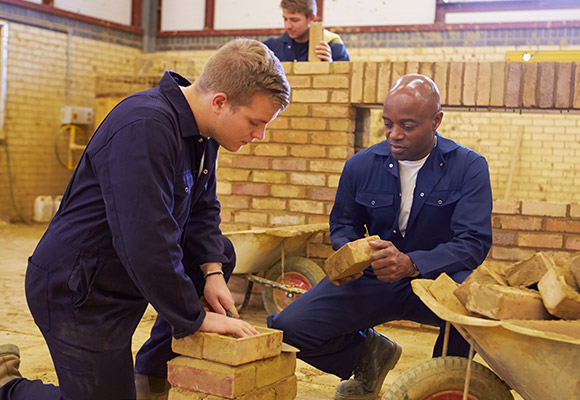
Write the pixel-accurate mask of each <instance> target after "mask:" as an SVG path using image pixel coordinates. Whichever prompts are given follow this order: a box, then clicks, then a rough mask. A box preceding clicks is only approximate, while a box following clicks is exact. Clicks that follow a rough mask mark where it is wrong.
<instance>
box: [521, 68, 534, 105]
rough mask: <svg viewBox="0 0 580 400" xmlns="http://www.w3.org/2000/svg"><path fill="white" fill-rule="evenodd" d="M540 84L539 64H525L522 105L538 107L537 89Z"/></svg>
mask: <svg viewBox="0 0 580 400" xmlns="http://www.w3.org/2000/svg"><path fill="white" fill-rule="evenodd" d="M537 82H538V63H526V64H524V90H523V93H522V104H523V106H524V107H528V108H530V107H536V105H537V104H536V88H537Z"/></svg>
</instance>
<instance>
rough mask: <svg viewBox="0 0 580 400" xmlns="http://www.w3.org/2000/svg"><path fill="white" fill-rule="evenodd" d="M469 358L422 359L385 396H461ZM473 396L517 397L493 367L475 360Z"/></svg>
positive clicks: (417, 399) (423, 399)
mask: <svg viewBox="0 0 580 400" xmlns="http://www.w3.org/2000/svg"><path fill="white" fill-rule="evenodd" d="M467 362H468V360H467V359H466V358H463V357H438V358H433V359H431V360H429V361H426V362H424V363H421V364H419V365H417V366H415V367H413V368H411V369H410V370H408V371H407V372H406V373H404V374H403V375H402V376H401V377H400V378H399V379H398V380H397V381H396V382H395V383H393V384H392V385H391V386H390V387H389V389H388V390H387V392H386V393H385V394H384V395H383V398H382V400H409V399H413V400H461V399H463V387H464V385H465V374H466V371H467ZM467 398H468V399H469V400H488V399H493V400H513V396H512V394H511V392H510V389H509V387H508V386H507V385H506V384H505V383H504V382H503V381H502V380H501V379H499V378H498V377H497V375H496V374H495V373H494V372H493V371H492V370H490V369H489V368H487V367H485V366H483V365H481V364H479V363H477V362H472V365H471V377H470V380H469V395H468V396H467Z"/></svg>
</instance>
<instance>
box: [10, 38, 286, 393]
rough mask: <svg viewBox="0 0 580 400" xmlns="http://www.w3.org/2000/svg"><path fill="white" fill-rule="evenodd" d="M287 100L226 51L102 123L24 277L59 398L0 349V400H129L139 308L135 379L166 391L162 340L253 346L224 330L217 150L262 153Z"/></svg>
mask: <svg viewBox="0 0 580 400" xmlns="http://www.w3.org/2000/svg"><path fill="white" fill-rule="evenodd" d="M289 99H290V86H289V85H288V81H287V79H286V76H285V74H284V69H283V68H282V66H281V65H280V62H279V61H278V59H277V58H276V57H275V56H274V54H273V53H272V52H271V51H270V50H269V49H268V48H267V47H266V46H265V45H263V44H262V43H260V42H257V41H255V40H248V39H237V40H234V41H231V42H229V43H227V44H226V45H224V46H223V47H222V48H221V49H219V50H218V51H217V52H216V54H214V55H213V56H212V57H211V58H210V59H209V60H208V62H207V63H206V65H205V66H204V69H203V71H202V73H201V75H200V76H199V78H198V79H196V81H195V82H194V83H193V84H191V83H190V82H188V81H187V80H186V79H185V78H183V77H182V76H180V75H178V74H176V73H174V72H170V71H167V72H166V73H165V75H164V76H163V78H162V79H161V81H160V82H159V86H158V87H157V88H154V89H150V90H147V91H144V92H140V93H136V94H134V95H132V96H129V97H128V98H126V99H124V100H123V101H121V102H120V103H119V104H118V105H117V106H116V107H115V108H114V109H113V110H112V111H111V112H110V113H109V114H108V115H107V117H106V118H105V120H104V121H103V122H102V123H101V125H100V126H99V128H98V129H97V131H96V132H95V134H94V135H93V137H92V138H91V140H90V142H89V144H88V145H87V147H86V149H85V152H84V153H83V156H82V158H81V160H80V161H79V165H78V166H77V168H76V170H75V172H74V174H73V176H72V178H71V180H70V182H69V185H68V187H67V190H66V192H65V194H64V196H63V199H62V202H61V205H60V208H59V210H58V212H57V214H56V215H55V217H54V219H53V220H52V222H51V223H50V225H49V227H48V229H47V231H46V232H45V234H44V236H43V237H42V239H41V240H40V243H39V244H38V246H37V247H36V249H35V251H34V253H33V254H32V256H31V257H30V259H29V264H28V269H27V271H26V284H25V285H26V297H27V300H28V306H29V308H30V311H31V313H32V316H33V317H34V321H35V323H36V324H37V325H38V327H39V328H40V331H41V332H42V334H43V336H44V338H45V340H46V342H47V344H48V348H49V350H50V354H51V357H52V359H53V363H54V367H55V369H56V373H57V376H58V381H59V386H58V387H56V386H54V385H45V384H43V383H42V382H41V381H39V380H35V381H31V380H27V379H25V378H22V377H21V376H20V373H19V371H18V368H19V365H20V357H19V351H18V348H17V347H16V346H14V345H0V399H1V400H8V399H10V400H12V399H26V400H29V399H43V400H53V399H65V400H79V399H83V400H103V399H134V398H136V396H138V397H141V393H136V389H135V381H134V379H135V378H134V368H133V357H132V351H131V340H132V336H133V333H134V331H135V329H136V327H137V324H138V323H139V321H140V320H141V317H142V315H143V313H144V312H145V309H146V307H147V305H148V304H151V305H152V306H153V307H154V308H155V310H156V311H157V312H158V314H159V316H158V318H157V321H156V322H155V325H154V326H153V329H152V331H151V337H150V339H149V340H148V341H147V343H146V344H145V345H144V346H143V347H142V348H141V350H140V351H139V353H138V356H137V366H136V367H137V368H136V369H137V372H138V373H139V374H141V376H142V377H145V378H146V379H148V378H149V377H156V378H158V379H161V380H164V379H165V377H166V375H167V369H166V362H167V361H168V360H169V359H171V358H173V357H174V354H173V353H172V352H171V338H172V337H175V338H183V337H185V336H188V335H191V334H193V333H195V332H197V331H204V332H216V333H222V334H232V335H235V336H237V337H244V336H250V335H253V334H256V333H258V332H257V330H256V329H255V328H254V327H253V326H251V325H250V324H248V323H246V322H244V321H242V320H239V319H236V318H230V317H228V316H227V311H230V312H231V313H232V314H234V315H237V312H236V309H235V305H234V301H233V298H232V295H231V293H230V291H229V289H228V288H227V286H226V281H227V279H228V277H229V275H230V274H231V273H232V271H233V268H234V263H235V253H234V249H233V246H232V244H231V242H230V241H229V240H228V239H227V238H226V237H225V236H224V235H223V234H222V233H221V231H220V228H219V224H220V204H219V202H218V200H217V196H216V174H215V169H216V160H217V155H218V149H219V147H220V146H221V147H224V148H226V149H227V150H229V151H234V152H235V151H238V150H239V149H240V148H241V147H242V146H244V145H246V144H248V143H251V142H252V141H254V140H255V139H258V140H262V139H263V138H264V135H265V129H266V126H267V124H268V123H270V122H271V121H273V120H274V119H275V118H276V117H277V115H278V113H279V112H280V111H281V110H283V109H285V108H286V106H287V105H288V103H289ZM202 297H203V299H204V301H202ZM138 383H139V382H138ZM147 383H148V382H145V384H147ZM161 389H162V391H164V389H165V388H163V387H162V388H161ZM160 395H161V396H166V393H160ZM147 396H149V394H147ZM148 398H151V397H148Z"/></svg>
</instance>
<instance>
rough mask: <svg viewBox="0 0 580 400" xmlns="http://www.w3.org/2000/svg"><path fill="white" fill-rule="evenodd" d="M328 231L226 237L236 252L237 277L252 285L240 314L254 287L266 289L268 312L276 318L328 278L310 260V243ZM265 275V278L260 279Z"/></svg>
mask: <svg viewBox="0 0 580 400" xmlns="http://www.w3.org/2000/svg"><path fill="white" fill-rule="evenodd" d="M326 231H328V223H320V224H308V225H292V226H281V227H275V228H262V229H252V230H247V231H235V232H226V233H224V235H226V236H227V237H228V238H229V239H230V240H231V241H232V243H233V244H234V248H235V250H236V267H235V269H234V272H233V274H234V275H236V276H239V277H241V278H243V279H245V280H247V281H248V284H247V286H246V291H245V295H244V300H243V301H242V304H241V305H240V306H239V307H238V312H241V311H242V310H243V309H244V308H245V307H246V306H247V304H248V301H249V299H250V296H251V294H252V288H253V285H254V283H259V284H260V285H262V301H263V303H264V308H265V309H266V311H267V312H268V314H274V313H278V312H280V311H282V309H284V308H285V307H286V306H287V305H288V304H290V303H291V302H292V301H294V300H295V299H296V298H297V297H299V296H300V295H301V294H304V293H305V292H306V291H307V290H308V289H310V288H311V287H313V286H314V285H316V284H317V283H318V282H319V281H320V280H321V279H322V278H324V276H325V273H324V271H323V270H322V268H321V267H320V266H319V265H318V264H316V263H315V262H314V261H312V260H310V259H309V258H308V257H309V255H310V254H309V248H308V243H309V240H310V239H311V238H312V237H313V236H315V235H317V234H318V233H320V232H326ZM304 254H305V255H306V257H304V256H303V255H304ZM261 272H265V274H263V275H264V276H263V277H262V276H258V275H257V274H258V273H261Z"/></svg>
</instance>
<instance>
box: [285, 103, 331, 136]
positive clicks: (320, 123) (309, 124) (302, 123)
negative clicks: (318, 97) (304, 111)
mask: <svg viewBox="0 0 580 400" xmlns="http://www.w3.org/2000/svg"><path fill="white" fill-rule="evenodd" d="M313 107H314V106H313ZM290 125H291V126H292V129H306V130H316V131H321V130H324V129H326V120H325V119H323V118H298V117H294V118H292V120H291V121H290Z"/></svg>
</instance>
